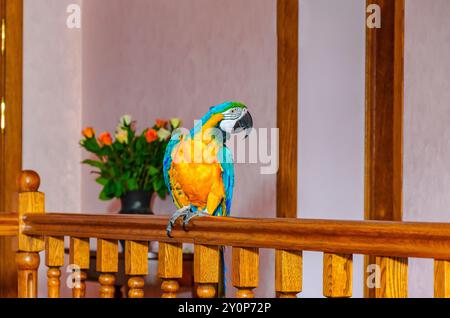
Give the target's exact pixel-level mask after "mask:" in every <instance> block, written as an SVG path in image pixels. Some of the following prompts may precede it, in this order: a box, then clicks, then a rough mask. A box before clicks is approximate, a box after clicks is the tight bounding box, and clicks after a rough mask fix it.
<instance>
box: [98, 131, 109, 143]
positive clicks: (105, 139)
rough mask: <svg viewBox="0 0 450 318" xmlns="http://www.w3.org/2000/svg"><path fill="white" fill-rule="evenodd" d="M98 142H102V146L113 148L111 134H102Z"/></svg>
mask: <svg viewBox="0 0 450 318" xmlns="http://www.w3.org/2000/svg"><path fill="white" fill-rule="evenodd" d="M98 141H99V142H100V144H102V145H105V146H111V145H112V143H113V141H112V138H111V134H110V133H109V132H104V133H101V134H100V136H99V137H98Z"/></svg>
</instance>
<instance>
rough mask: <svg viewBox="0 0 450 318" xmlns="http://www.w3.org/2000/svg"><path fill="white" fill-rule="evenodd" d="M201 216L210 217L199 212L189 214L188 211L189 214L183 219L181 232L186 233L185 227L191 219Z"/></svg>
mask: <svg viewBox="0 0 450 318" xmlns="http://www.w3.org/2000/svg"><path fill="white" fill-rule="evenodd" d="M202 216H210V215H209V213H207V212H203V211H200V212H191V211H190V213H187V214H186V216H185V217H184V221H183V230H185V231H186V232H187V231H188V230H187V228H186V226H188V225H189V222H190V221H191V220H192V219H193V218H196V217H202Z"/></svg>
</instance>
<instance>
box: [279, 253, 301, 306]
mask: <svg viewBox="0 0 450 318" xmlns="http://www.w3.org/2000/svg"><path fill="white" fill-rule="evenodd" d="M302 269H303V254H302V252H301V251H283V250H276V251H275V290H276V293H277V297H278V298H297V294H298V293H300V292H301V291H302Z"/></svg>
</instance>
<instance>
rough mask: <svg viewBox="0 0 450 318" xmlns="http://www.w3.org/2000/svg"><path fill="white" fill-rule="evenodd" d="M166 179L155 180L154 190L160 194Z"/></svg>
mask: <svg viewBox="0 0 450 318" xmlns="http://www.w3.org/2000/svg"><path fill="white" fill-rule="evenodd" d="M164 186H165V184H164V179H161V178H155V179H154V180H153V189H154V190H155V191H156V192H158V191H159V190H161V188H162V187H164Z"/></svg>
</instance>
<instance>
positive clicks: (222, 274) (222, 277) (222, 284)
mask: <svg viewBox="0 0 450 318" xmlns="http://www.w3.org/2000/svg"><path fill="white" fill-rule="evenodd" d="M224 251H225V247H224V246H221V247H219V254H220V257H219V286H218V288H217V296H218V297H219V298H225V296H226V289H227V284H226V281H227V278H226V272H227V270H226V268H225V253H224Z"/></svg>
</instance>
